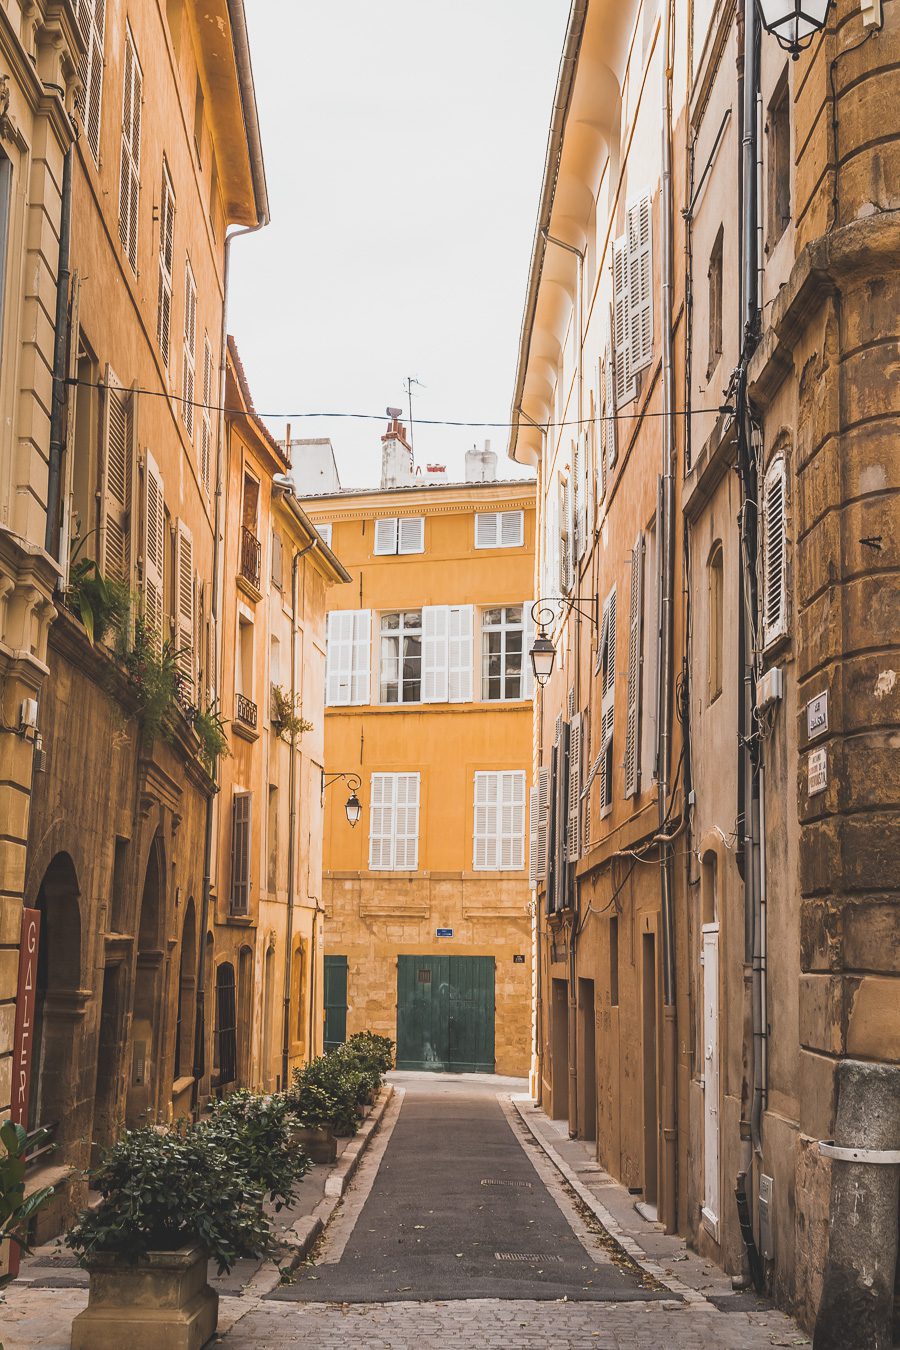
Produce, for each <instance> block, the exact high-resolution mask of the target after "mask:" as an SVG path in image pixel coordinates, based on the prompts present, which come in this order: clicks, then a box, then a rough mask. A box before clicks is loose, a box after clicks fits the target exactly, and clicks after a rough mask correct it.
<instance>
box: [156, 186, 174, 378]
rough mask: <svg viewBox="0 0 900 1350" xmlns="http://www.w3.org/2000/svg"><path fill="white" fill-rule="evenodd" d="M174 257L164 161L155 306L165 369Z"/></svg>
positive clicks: (171, 198) (171, 194) (171, 203)
mask: <svg viewBox="0 0 900 1350" xmlns="http://www.w3.org/2000/svg"><path fill="white" fill-rule="evenodd" d="M174 257H175V193H174V192H173V190H172V182H171V179H170V178H169V170H168V166H167V165H166V162H165V160H163V169H162V188H161V190H160V204H159V291H158V295H157V306H156V340H157V343H158V344H159V350H160V353H161V355H162V359H163V365H164V366H165V367H166V370H167V371H168V368H169V356H170V351H171V339H172V267H173V263H174Z"/></svg>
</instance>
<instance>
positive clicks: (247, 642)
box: [234, 614, 253, 698]
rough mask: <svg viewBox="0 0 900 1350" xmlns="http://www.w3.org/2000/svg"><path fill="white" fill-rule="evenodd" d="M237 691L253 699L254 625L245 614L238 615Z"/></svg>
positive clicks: (235, 682) (235, 675) (235, 676)
mask: <svg viewBox="0 0 900 1350" xmlns="http://www.w3.org/2000/svg"><path fill="white" fill-rule="evenodd" d="M234 684H235V690H236V692H237V693H238V694H239V695H243V697H244V698H252V697H253V624H252V623H251V621H250V620H249V619H248V618H245V617H244V615H243V614H239V615H238V638H237V668H236V670H235V672H234Z"/></svg>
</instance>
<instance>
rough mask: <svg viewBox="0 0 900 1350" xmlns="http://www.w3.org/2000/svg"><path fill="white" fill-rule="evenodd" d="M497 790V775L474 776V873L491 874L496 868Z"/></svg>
mask: <svg viewBox="0 0 900 1350" xmlns="http://www.w3.org/2000/svg"><path fill="white" fill-rule="evenodd" d="M499 790H500V775H499V774H497V773H476V774H475V814H474V828H473V840H472V867H473V869H474V870H475V871H476V872H492V871H495V870H496V868H497V833H498V828H497V827H498V795H499Z"/></svg>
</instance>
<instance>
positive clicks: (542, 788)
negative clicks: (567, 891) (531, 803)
mask: <svg viewBox="0 0 900 1350" xmlns="http://www.w3.org/2000/svg"><path fill="white" fill-rule="evenodd" d="M537 792H538V822H537V873H536V875H537V879H538V881H543V879H544V878H545V877H546V875H547V833H548V828H549V825H550V816H549V812H550V770H549V769H544V768H541V769H538V781H537Z"/></svg>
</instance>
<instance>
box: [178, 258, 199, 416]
mask: <svg viewBox="0 0 900 1350" xmlns="http://www.w3.org/2000/svg"><path fill="white" fill-rule="evenodd" d="M181 368H182V375H181V420H182V422H183V423H184V425H185V430H186V431H187V434H188V435H189V436H190V438H191V440H193V439H194V391H195V388H196V370H197V283H196V282H195V280H194V271H193V268H192V267H191V260H190V258H185V260H184V334H183V342H182V358H181Z"/></svg>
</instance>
